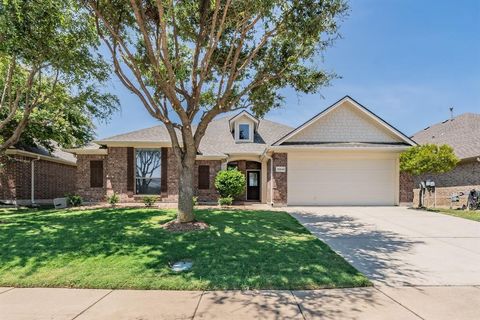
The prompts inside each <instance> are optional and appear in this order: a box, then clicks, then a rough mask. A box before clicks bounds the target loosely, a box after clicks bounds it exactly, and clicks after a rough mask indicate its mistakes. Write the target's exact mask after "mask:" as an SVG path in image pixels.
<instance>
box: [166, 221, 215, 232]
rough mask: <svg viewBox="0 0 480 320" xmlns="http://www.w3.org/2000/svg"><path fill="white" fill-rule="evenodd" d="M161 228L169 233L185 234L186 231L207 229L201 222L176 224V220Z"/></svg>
mask: <svg viewBox="0 0 480 320" xmlns="http://www.w3.org/2000/svg"><path fill="white" fill-rule="evenodd" d="M162 228H164V229H165V230H168V231H171V232H187V231H198V230H205V229H208V228H209V225H208V224H206V223H205V222H203V221H193V222H185V223H181V222H178V221H177V220H172V221H169V222H167V223H164V224H162Z"/></svg>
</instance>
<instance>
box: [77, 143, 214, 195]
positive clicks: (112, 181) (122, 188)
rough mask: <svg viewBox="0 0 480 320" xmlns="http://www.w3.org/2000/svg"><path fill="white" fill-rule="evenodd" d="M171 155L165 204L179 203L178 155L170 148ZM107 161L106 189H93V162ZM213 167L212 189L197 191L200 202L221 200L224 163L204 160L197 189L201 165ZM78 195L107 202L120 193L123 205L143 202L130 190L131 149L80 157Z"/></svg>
mask: <svg viewBox="0 0 480 320" xmlns="http://www.w3.org/2000/svg"><path fill="white" fill-rule="evenodd" d="M167 152H168V154H167V192H163V193H162V195H161V201H163V202H176V201H178V167H177V161H176V158H175V155H174V154H173V152H171V149H168V151H167ZM91 160H103V161H104V187H103V188H90V161H91ZM200 163H201V164H208V165H210V172H211V175H210V179H211V181H210V189H209V190H197V189H196V188H195V190H196V191H197V192H198V193H197V194H198V196H199V201H202V202H203V201H205V202H212V201H217V199H218V194H217V192H216V190H215V184H214V181H215V176H216V173H217V172H218V171H219V170H220V168H221V161H211V160H208V161H207V160H201V161H197V163H196V165H195V187H197V186H198V177H197V175H198V164H200ZM77 177H78V178H77V188H76V190H77V193H78V194H79V195H80V196H82V198H83V199H84V201H87V202H103V201H105V200H106V197H107V196H109V195H111V194H113V192H115V193H117V194H118V195H119V197H120V201H121V202H134V201H141V196H135V195H134V193H133V192H130V191H127V148H123V147H114V148H108V155H106V156H102V155H78V171H77Z"/></svg>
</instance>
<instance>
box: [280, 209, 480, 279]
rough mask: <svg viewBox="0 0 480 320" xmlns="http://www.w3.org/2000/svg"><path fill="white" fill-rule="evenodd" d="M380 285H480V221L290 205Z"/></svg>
mask: <svg viewBox="0 0 480 320" xmlns="http://www.w3.org/2000/svg"><path fill="white" fill-rule="evenodd" d="M288 211H289V212H291V214H292V215H293V216H294V217H295V218H297V219H298V220H299V221H300V222H301V223H302V224H303V225H304V226H305V227H307V228H308V229H309V230H310V231H311V232H312V233H313V234H315V235H316V236H317V237H318V238H320V239H321V240H323V241H325V242H326V243H328V244H329V245H330V247H332V249H333V250H335V251H337V252H338V253H339V254H340V255H342V256H343V257H344V258H345V259H346V260H347V261H349V262H350V263H351V264H352V265H353V266H355V267H356V268H357V269H358V270H360V271H361V272H362V273H364V274H365V275H366V276H367V277H369V278H370V279H371V280H372V281H373V282H374V283H375V284H376V285H388V286H439V285H441V286H460V285H462V286H465V285H480V223H478V222H475V221H470V220H466V219H461V218H456V217H451V216H448V215H443V214H438V213H432V212H425V211H418V210H413V209H408V208H405V207H289V208H288Z"/></svg>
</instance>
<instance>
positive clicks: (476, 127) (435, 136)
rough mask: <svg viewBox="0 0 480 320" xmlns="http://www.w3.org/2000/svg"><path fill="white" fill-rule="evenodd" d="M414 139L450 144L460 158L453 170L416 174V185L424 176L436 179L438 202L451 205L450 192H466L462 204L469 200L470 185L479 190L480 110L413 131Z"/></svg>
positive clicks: (431, 202)
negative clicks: (418, 175) (422, 174)
mask: <svg viewBox="0 0 480 320" xmlns="http://www.w3.org/2000/svg"><path fill="white" fill-rule="evenodd" d="M412 139H413V140H414V141H415V142H417V143H418V144H427V143H433V144H438V145H442V144H448V145H450V146H451V147H452V148H453V149H454V151H455V154H456V155H457V157H458V158H459V159H460V163H459V164H458V165H457V167H456V168H455V169H453V170H452V171H450V172H447V173H444V174H436V175H424V176H420V177H416V178H414V179H413V183H412V184H413V187H414V188H418V184H419V183H420V181H422V180H426V179H431V180H433V181H434V182H435V185H436V187H437V188H436V204H437V205H438V206H449V205H450V197H451V195H452V194H455V193H457V194H458V193H459V192H463V193H465V196H464V197H461V198H460V199H461V202H460V205H463V204H466V201H467V194H468V192H469V191H470V190H471V189H477V190H480V114H476V113H464V114H462V115H459V116H457V117H455V118H453V119H450V120H445V121H443V122H441V123H437V124H434V125H432V126H430V127H427V128H425V129H423V130H422V131H419V132H417V133H416V134H414V135H413V137H412ZM402 188H403V186H402ZM410 190H411V187H410ZM413 194H414V197H415V198H414V200H413V202H414V204H418V203H419V202H418V189H415V190H414V192H413ZM433 201H434V199H433V195H431V197H429V198H427V201H426V202H427V204H430V205H432V204H433Z"/></svg>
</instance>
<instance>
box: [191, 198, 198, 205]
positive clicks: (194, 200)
mask: <svg viewBox="0 0 480 320" xmlns="http://www.w3.org/2000/svg"><path fill="white" fill-rule="evenodd" d="M192 201H193V206H196V205H198V197H193V198H192Z"/></svg>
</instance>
